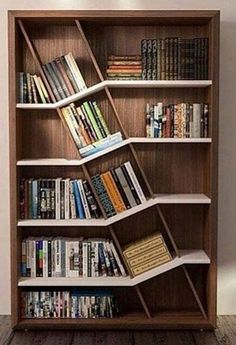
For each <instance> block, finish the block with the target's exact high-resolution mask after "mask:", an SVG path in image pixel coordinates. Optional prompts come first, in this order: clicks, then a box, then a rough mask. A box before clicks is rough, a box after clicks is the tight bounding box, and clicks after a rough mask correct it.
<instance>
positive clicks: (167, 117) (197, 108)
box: [146, 102, 209, 138]
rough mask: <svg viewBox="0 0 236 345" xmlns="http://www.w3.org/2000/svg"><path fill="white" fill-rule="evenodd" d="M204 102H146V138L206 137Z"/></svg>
mask: <svg viewBox="0 0 236 345" xmlns="http://www.w3.org/2000/svg"><path fill="white" fill-rule="evenodd" d="M208 113H209V107H208V104H206V103H178V104H169V105H164V104H163V103H162V102H158V103H157V104H156V105H150V104H147V107H146V136H147V137H148V138H207V137H208Z"/></svg>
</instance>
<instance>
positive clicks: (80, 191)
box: [20, 177, 100, 219]
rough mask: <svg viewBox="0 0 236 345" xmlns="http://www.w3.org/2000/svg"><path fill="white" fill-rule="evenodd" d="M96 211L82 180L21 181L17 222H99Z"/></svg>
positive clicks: (88, 187) (84, 181) (92, 198)
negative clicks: (94, 220)
mask: <svg viewBox="0 0 236 345" xmlns="http://www.w3.org/2000/svg"><path fill="white" fill-rule="evenodd" d="M99 216H100V210H99V207H98V205H97V203H96V199H95V197H94V195H93V193H92V191H91V189H90V186H89V184H88V182H87V181H86V180H82V179H79V180H71V179H70V178H66V179H62V178H60V177H59V178H56V179H21V181H20V218H21V219H40V218H42V219H70V218H72V219H75V218H80V219H84V218H87V219H90V218H99Z"/></svg>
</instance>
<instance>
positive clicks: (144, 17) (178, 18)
mask: <svg viewBox="0 0 236 345" xmlns="http://www.w3.org/2000/svg"><path fill="white" fill-rule="evenodd" d="M8 13H9V16H13V17H15V18H17V19H23V20H24V21H26V20H27V21H29V22H35V21H37V22H42V23H45V22H51V23H52V22H54V23H55V24H60V25H62V24H71V23H72V22H73V21H74V20H75V19H79V20H81V21H84V22H96V23H99V24H105V25H106V24H107V25H111V24H114V25H155V24H167V25H176V24H180V25H194V24H197V25H198V24H206V23H208V22H209V21H210V20H211V19H212V18H213V17H215V16H218V15H219V11H218V10H203V11H199V10H191V11H189V10H186V11H183V10H181V11H179V10H177V11H172V10H169V11H168V10H160V11H143V10H135V11H117V10H114V11H18V10H15V11H14V10H13V11H8ZM121 20H122V23H121Z"/></svg>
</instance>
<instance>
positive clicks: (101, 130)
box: [88, 101, 107, 138]
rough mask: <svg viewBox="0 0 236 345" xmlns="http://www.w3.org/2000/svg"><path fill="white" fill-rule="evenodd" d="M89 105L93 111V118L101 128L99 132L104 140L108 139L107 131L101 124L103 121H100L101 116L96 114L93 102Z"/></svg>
mask: <svg viewBox="0 0 236 345" xmlns="http://www.w3.org/2000/svg"><path fill="white" fill-rule="evenodd" d="M88 103H89V107H90V109H91V111H92V113H93V117H94V119H95V121H96V123H97V126H98V128H99V131H100V133H101V135H102V136H103V138H106V137H107V135H106V132H105V130H104V128H103V125H102V123H101V121H100V119H99V116H98V114H97V112H96V110H95V108H94V106H93V102H91V101H89V102H88Z"/></svg>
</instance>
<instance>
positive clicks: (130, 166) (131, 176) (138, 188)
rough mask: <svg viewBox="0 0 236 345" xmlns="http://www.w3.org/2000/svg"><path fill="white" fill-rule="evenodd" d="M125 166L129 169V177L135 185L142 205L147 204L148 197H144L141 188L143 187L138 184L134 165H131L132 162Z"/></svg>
mask: <svg viewBox="0 0 236 345" xmlns="http://www.w3.org/2000/svg"><path fill="white" fill-rule="evenodd" d="M124 166H125V167H126V169H127V172H128V174H129V177H130V179H131V181H132V183H133V185H134V188H135V190H136V192H137V194H138V197H139V199H140V201H141V203H142V204H143V203H145V202H146V201H147V200H146V197H145V195H144V193H143V191H142V188H141V186H140V184H139V182H138V179H137V177H136V175H135V173H134V170H133V167H132V165H131V164H130V162H126V163H124Z"/></svg>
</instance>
